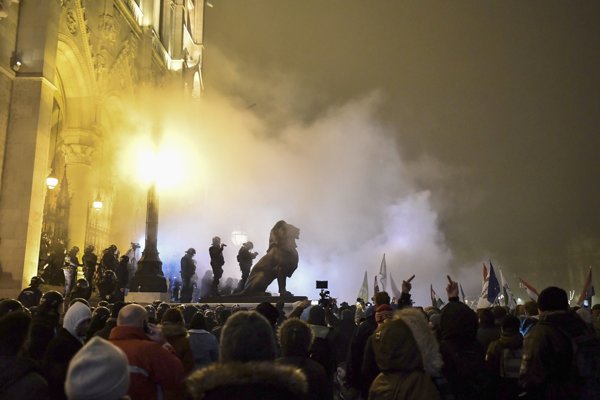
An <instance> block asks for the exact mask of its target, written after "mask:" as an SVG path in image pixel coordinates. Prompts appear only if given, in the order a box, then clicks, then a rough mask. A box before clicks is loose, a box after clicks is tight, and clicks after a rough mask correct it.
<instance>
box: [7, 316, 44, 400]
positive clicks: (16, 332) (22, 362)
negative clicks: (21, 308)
mask: <svg viewBox="0 0 600 400" xmlns="http://www.w3.org/2000/svg"><path fill="white" fill-rule="evenodd" d="M30 320H31V319H30V317H29V316H28V315H27V314H26V313H24V312H11V313H8V314H7V315H5V316H3V317H2V318H0V399H18V400H47V399H49V397H48V383H47V382H46V380H45V379H44V378H43V377H42V375H40V374H39V373H38V371H37V368H36V365H35V363H34V362H33V361H32V360H30V359H28V358H26V357H22V356H21V354H20V353H21V351H22V350H23V345H24V343H25V340H26V338H27V331H28V330H29V324H30Z"/></svg>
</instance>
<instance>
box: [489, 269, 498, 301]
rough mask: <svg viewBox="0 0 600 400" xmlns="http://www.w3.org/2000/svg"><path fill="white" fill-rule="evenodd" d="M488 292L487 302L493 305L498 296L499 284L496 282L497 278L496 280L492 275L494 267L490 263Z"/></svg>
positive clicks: (493, 274) (494, 275)
mask: <svg viewBox="0 0 600 400" xmlns="http://www.w3.org/2000/svg"><path fill="white" fill-rule="evenodd" d="M488 282H489V283H488V292H487V300H488V301H489V302H490V304H494V302H495V301H496V299H497V298H498V295H499V294H500V283H499V282H498V278H496V274H495V273H494V266H493V265H492V262H491V261H490V276H489V278H488Z"/></svg>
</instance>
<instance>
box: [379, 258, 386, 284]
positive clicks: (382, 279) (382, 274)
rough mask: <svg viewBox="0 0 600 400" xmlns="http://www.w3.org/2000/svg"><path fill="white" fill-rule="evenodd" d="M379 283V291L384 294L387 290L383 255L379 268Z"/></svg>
mask: <svg viewBox="0 0 600 400" xmlns="http://www.w3.org/2000/svg"><path fill="white" fill-rule="evenodd" d="M379 282H380V283H381V290H383V291H384V292H385V291H386V290H387V265H386V263H385V253H383V258H382V259H381V265H380V266H379Z"/></svg>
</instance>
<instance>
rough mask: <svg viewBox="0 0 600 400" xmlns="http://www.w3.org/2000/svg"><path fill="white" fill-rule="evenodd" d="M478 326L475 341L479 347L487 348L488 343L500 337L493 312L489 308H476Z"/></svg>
mask: <svg viewBox="0 0 600 400" xmlns="http://www.w3.org/2000/svg"><path fill="white" fill-rule="evenodd" d="M477 315H478V319H479V327H478V328H477V341H478V342H479V344H481V347H483V348H484V349H487V348H488V346H489V345H490V343H492V342H493V341H494V340H498V339H499V338H500V327H499V326H496V324H495V323H494V314H493V313H492V310H491V309H490V308H482V309H479V310H477Z"/></svg>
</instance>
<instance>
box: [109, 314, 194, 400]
mask: <svg viewBox="0 0 600 400" xmlns="http://www.w3.org/2000/svg"><path fill="white" fill-rule="evenodd" d="M109 340H110V342H111V343H112V344H114V345H115V346H117V347H119V348H120V349H121V350H123V351H124V352H125V354H126V355H127V359H128V360H129V381H130V384H129V390H128V392H127V394H128V395H129V396H130V397H131V399H132V400H138V399H139V400H155V399H160V398H162V396H163V393H164V391H165V390H169V391H170V390H173V391H177V390H179V389H180V388H181V387H182V385H183V381H184V378H185V375H184V372H183V365H182V364H181V361H180V360H179V359H178V358H177V356H176V355H175V354H173V353H172V352H171V351H170V350H167V347H165V346H164V345H165V344H166V343H167V342H166V340H165V339H164V338H163V336H162V334H161V332H160V330H159V329H158V327H156V326H152V325H149V324H148V321H147V313H146V310H145V309H144V307H142V306H140V305H138V304H129V305H126V306H125V307H123V308H122V309H121V311H120V312H119V315H118V318H117V326H116V327H115V328H113V330H112V331H111V332H110V337H109Z"/></svg>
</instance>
